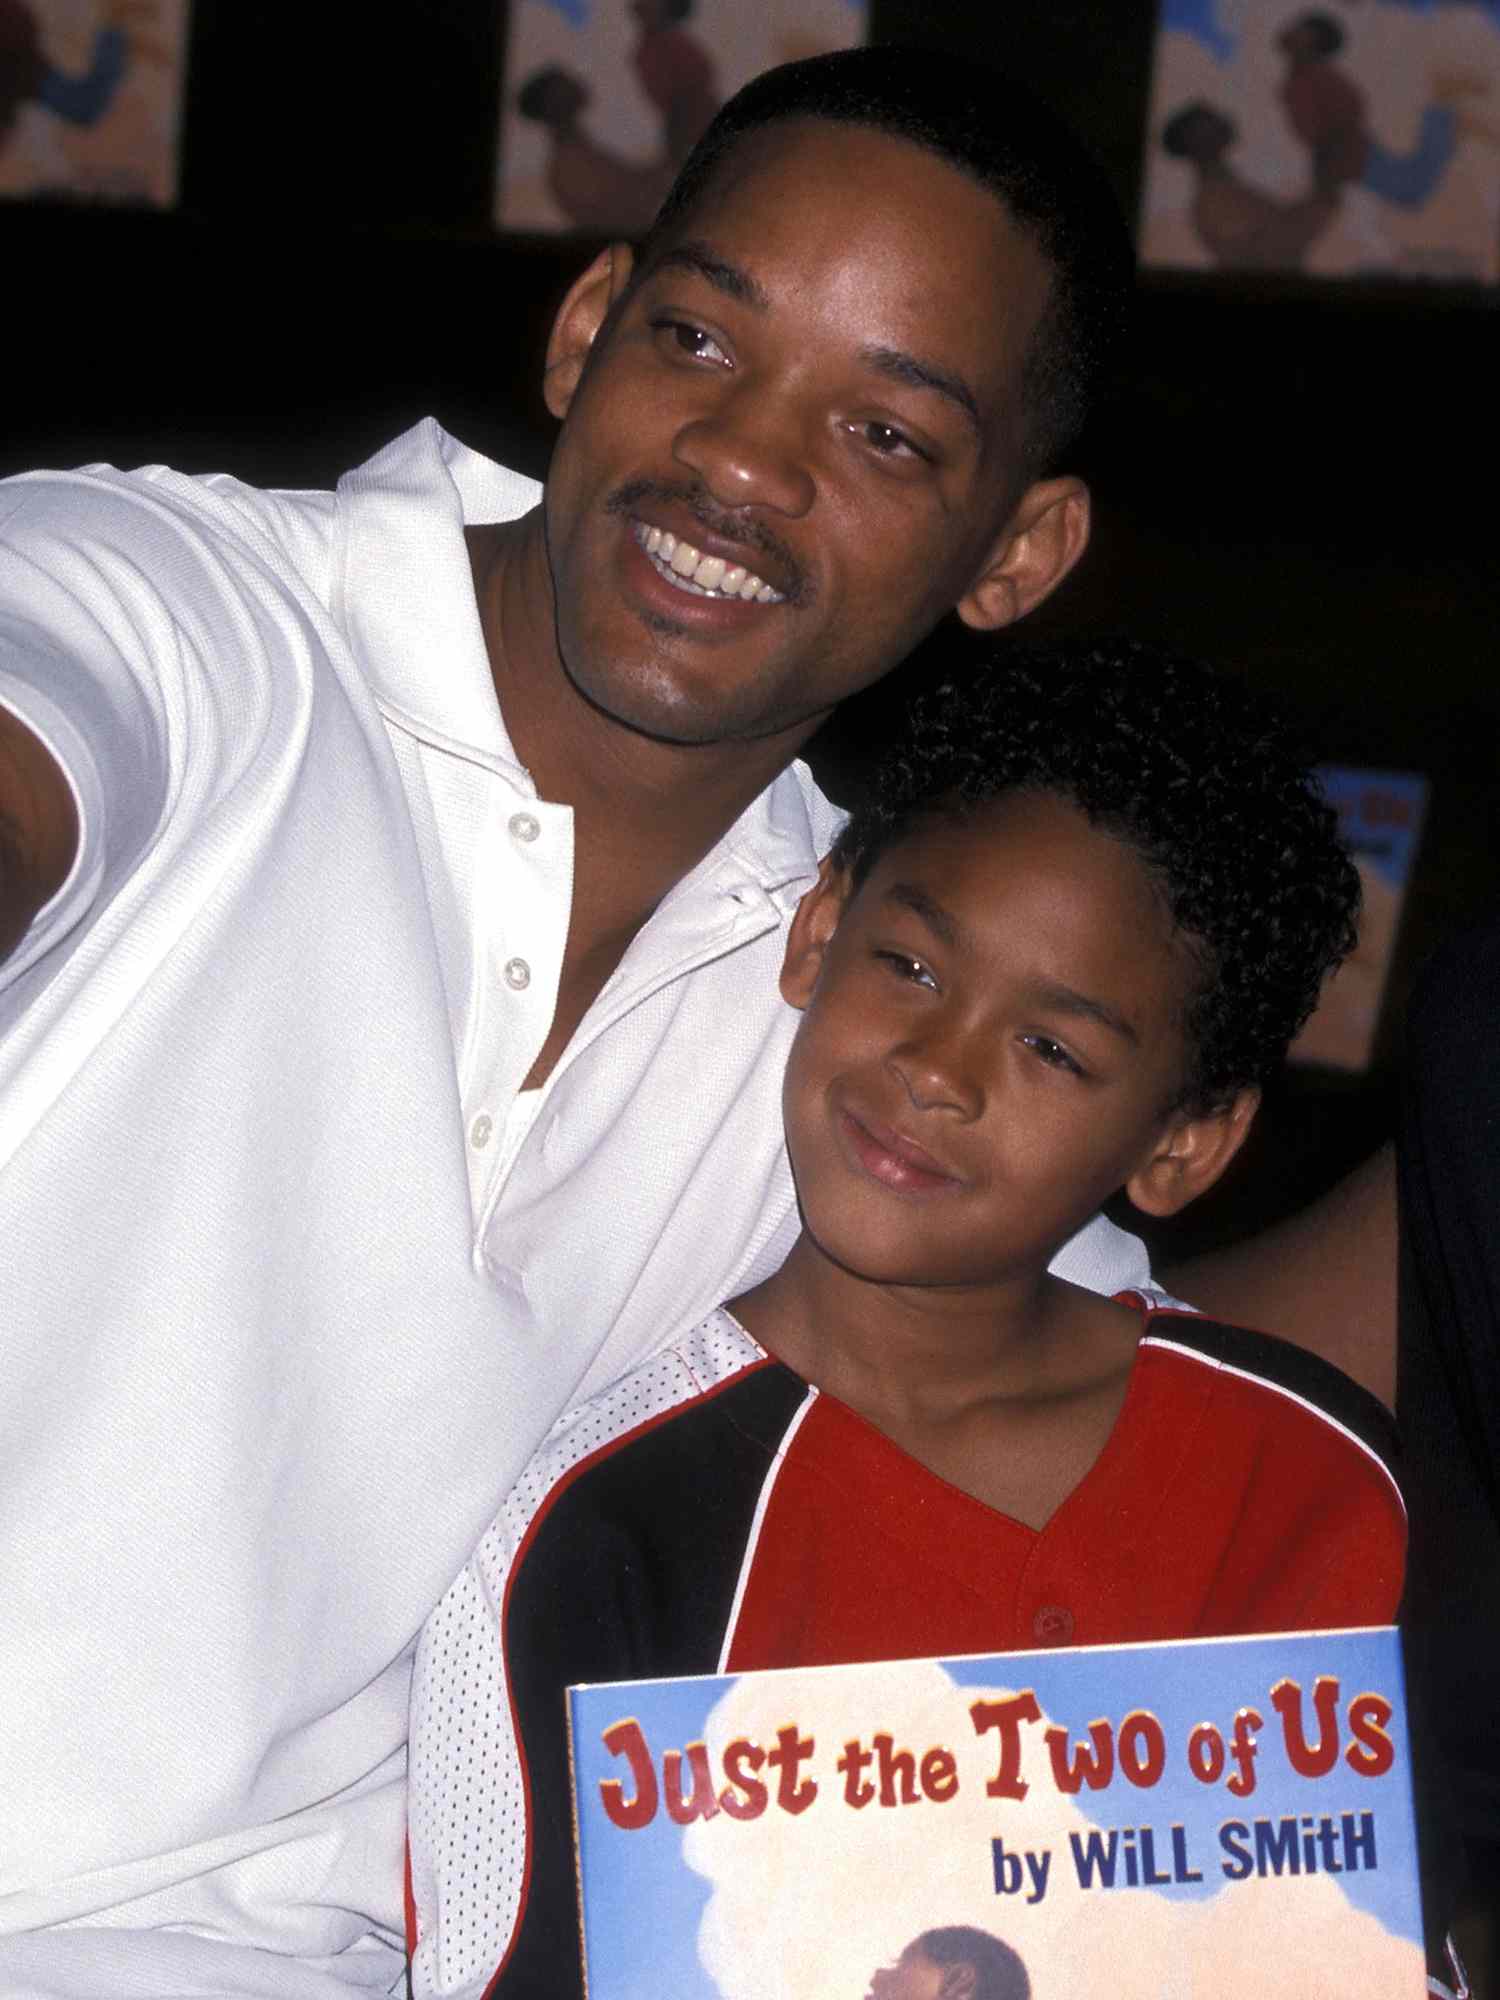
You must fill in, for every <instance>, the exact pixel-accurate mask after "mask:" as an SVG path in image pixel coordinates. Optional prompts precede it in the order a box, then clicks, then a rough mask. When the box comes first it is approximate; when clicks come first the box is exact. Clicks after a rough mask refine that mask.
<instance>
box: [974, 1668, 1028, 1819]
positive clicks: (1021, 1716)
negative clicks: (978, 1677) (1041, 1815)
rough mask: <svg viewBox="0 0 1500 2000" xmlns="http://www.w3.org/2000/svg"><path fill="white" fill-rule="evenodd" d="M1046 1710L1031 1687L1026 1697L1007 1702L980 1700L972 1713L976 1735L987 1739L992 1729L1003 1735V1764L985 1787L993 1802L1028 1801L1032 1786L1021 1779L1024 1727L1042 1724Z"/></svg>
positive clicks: (1001, 1757) (1013, 1698) (1001, 1762)
mask: <svg viewBox="0 0 1500 2000" xmlns="http://www.w3.org/2000/svg"><path fill="white" fill-rule="evenodd" d="M1041 1719H1042V1711H1041V1709H1040V1708H1039V1707H1038V1706H1037V1699H1036V1696H1035V1695H1034V1694H1033V1693H1032V1691H1031V1689H1030V1688H1027V1690H1026V1692H1025V1693H1024V1694H1011V1695H1007V1696H1006V1697H1005V1699H1004V1701H976V1702H975V1703H974V1704H973V1706H972V1707H971V1708H970V1710H969V1720H970V1721H971V1722H972V1723H973V1725H974V1734H975V1735H976V1736H983V1735H985V1734H986V1733H987V1732H988V1731H989V1730H991V1729H998V1730H999V1732H1000V1764H999V1768H998V1769H997V1770H996V1772H995V1775H994V1777H993V1778H991V1779H990V1780H989V1781H988V1783H987V1784H986V1785H985V1788H984V1789H985V1792H986V1794H987V1795H988V1796H989V1797H990V1798H992V1799H1024V1798H1025V1796H1026V1794H1027V1792H1029V1791H1030V1789H1031V1787H1030V1786H1029V1785H1028V1784H1027V1782H1026V1780H1025V1779H1024V1778H1023V1777H1022V1776H1021V1724H1022V1723H1023V1722H1040V1721H1041Z"/></svg>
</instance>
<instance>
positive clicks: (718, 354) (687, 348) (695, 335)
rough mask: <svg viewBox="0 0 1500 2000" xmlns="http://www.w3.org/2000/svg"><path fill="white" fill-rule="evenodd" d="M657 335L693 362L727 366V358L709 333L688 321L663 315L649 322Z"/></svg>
mask: <svg viewBox="0 0 1500 2000" xmlns="http://www.w3.org/2000/svg"><path fill="white" fill-rule="evenodd" d="M651 325H652V328H653V330H654V331H655V332H657V333H662V334H665V335H666V336H667V338H668V340H669V341H670V342H671V344H672V346H673V347H674V348H677V349H679V350H680V351H681V352H682V353H683V354H687V355H690V356H691V357H692V359H693V360H694V361H712V362H715V363H717V364H718V365H719V366H720V367H724V368H727V367H728V366H729V356H728V355H727V354H726V353H725V352H724V350H723V348H722V347H720V345H719V343H718V342H717V341H716V340H715V339H714V337H713V335H712V334H711V333H707V332H705V331H704V329H703V328H702V327H701V326H694V324H693V322H692V321H691V320H690V319H673V318H672V317H671V316H670V315H663V316H662V317H661V318H660V319H654V320H652V322H651Z"/></svg>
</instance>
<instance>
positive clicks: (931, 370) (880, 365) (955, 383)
mask: <svg viewBox="0 0 1500 2000" xmlns="http://www.w3.org/2000/svg"><path fill="white" fill-rule="evenodd" d="M859 358H860V360H861V361H862V362H863V363H864V364H865V366H866V367H867V368H873V369H874V370H875V371H876V373H877V374H880V375H885V376H887V377H889V379H890V380H891V381H893V382H904V383H905V384H907V385H908V386H909V387H910V388H913V389H935V390H936V391H937V393H938V394H939V395H940V396H946V397H947V398H948V400H949V402H950V403H956V404H957V405H958V407H959V409H961V410H962V411H963V413H964V415H965V416H966V417H967V418H968V420H969V422H970V423H971V424H972V425H973V427H974V429H975V431H976V432H978V431H980V429H981V424H980V416H979V398H978V397H977V396H976V395H975V394H974V391H973V390H972V389H971V388H970V387H969V385H968V383H967V382H966V381H965V380H964V378H963V377H962V375H955V374H954V373H953V371H952V369H950V368H940V367H939V366H938V365H937V363H936V362H933V361H921V360H919V359H918V358H917V356H916V355H915V354H907V353H904V352H903V351H902V349H901V348H899V347H862V348H861V349H860V350H859Z"/></svg>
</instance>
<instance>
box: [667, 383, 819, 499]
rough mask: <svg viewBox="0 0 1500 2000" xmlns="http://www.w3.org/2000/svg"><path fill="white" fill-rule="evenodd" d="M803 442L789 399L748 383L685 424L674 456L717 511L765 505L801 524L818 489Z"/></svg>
mask: <svg viewBox="0 0 1500 2000" xmlns="http://www.w3.org/2000/svg"><path fill="white" fill-rule="evenodd" d="M806 443H807V440H806V435H805V432H804V428H803V425H802V423H801V421H800V420H799V417H798V414H797V412H796V411H795V409H794V408H793V407H792V405H791V404H790V402H789V400H788V399H786V398H778V397H777V396H775V395H774V394H773V393H771V392H769V391H767V390H765V389H764V388H761V387H757V386H755V385H754V384H750V383H747V384H745V385H744V386H743V387H736V388H735V389H734V390H733V391H732V392H730V393H727V394H725V395H724V396H723V397H721V398H720V400H719V401H718V402H717V403H716V404H715V405H714V407H713V408H712V409H711V410H705V411H704V412H703V413H702V414H701V415H699V416H697V417H694V418H693V419H692V420H691V421H690V422H688V423H686V424H684V425H683V427H682V429H681V430H680V431H679V432H678V433H677V438H676V442H675V444H674V446H673V455H674V456H675V458H676V459H677V461H678V463H679V464H681V465H684V466H686V467H687V468H688V469H689V470H690V471H692V472H694V473H696V474H697V476H698V478H699V479H700V480H701V481H702V483H703V486H704V487H705V489H706V490H707V491H708V493H710V494H711V495H712V496H713V498H714V499H715V500H717V501H718V503H719V505H720V506H721V507H764V508H767V509H769V510H770V511H772V512H774V513H777V514H782V515H785V516H786V517H787V519H789V520H800V519H801V517H802V516H803V515H804V514H805V513H807V511H808V509H809V508H810V507H811V506H812V503H813V498H814V496H815V494H816V491H817V487H816V483H815V481H814V479H813V474H812V469H811V467H810V466H809V464H808V458H807V451H806Z"/></svg>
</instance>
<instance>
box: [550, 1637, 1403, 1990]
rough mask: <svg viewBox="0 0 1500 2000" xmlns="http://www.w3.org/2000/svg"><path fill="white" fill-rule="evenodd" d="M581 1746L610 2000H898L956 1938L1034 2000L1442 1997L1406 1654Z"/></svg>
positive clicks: (628, 1727) (1051, 1688) (859, 1673)
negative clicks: (1420, 1883) (1434, 1965)
mask: <svg viewBox="0 0 1500 2000" xmlns="http://www.w3.org/2000/svg"><path fill="white" fill-rule="evenodd" d="M569 1727H570V1731H571V1739H572V1755H573V1771H574V1785H575V1809H576V1825H577V1835H578V1851H579V1875H580V1903H581V1915H582V1925H583V1936H584V1960H585V1966H586V1970H587V1986H588V1994H589V2000H660V1996H661V1995H663V1994H670V1995H671V1996H672V2000H845V1996H847V2000H862V1996H865V1995H874V1996H875V2000H883V1996H886V1995H890V1996H893V2000H894V1997H895V1996H900V1997H901V2000H904V1996H905V1994H906V1993H907V1992H908V1990H909V1991H910V1992H912V1993H917V1992H921V1993H925V1992H926V1991H927V1990H928V1988H927V1987H926V1986H923V1985H922V1984H921V1983H920V1977H921V1975H922V1973H923V1971H924V1970H925V1966H924V1961H923V1959H922V1956H921V1953H920V1949H919V1951H918V1953H917V1954H916V1956H915V1959H914V1957H913V1954H912V1947H914V1946H918V1947H920V1941H921V1940H922V1939H923V1938H924V1937H925V1936H927V1934H929V1933H931V1932H934V1931H937V1930H944V1931H954V1930H961V1931H964V1932H966V1933H969V1934H971V1935H970V1940H969V1941H968V1942H966V1940H965V1939H964V1938H960V1939H959V1940H958V1947H957V1948H963V1949H967V1948H969V1943H970V1942H972V1938H973V1935H974V1934H977V1935H978V1936H979V1937H980V1938H981V1939H982V1938H989V1939H991V1940H997V1941H998V1947H992V1946H990V1945H985V1944H983V1943H982V1942H978V1943H972V1949H973V1951H974V1953H975V1956H976V1958H978V1957H981V1956H984V1955H985V1954H988V1957H989V1960H990V1961H991V1963H992V1965H993V1966H995V1967H1003V1966H1011V1967H1012V1968H1014V1962H1015V1961H1016V1960H1019V1962H1020V1964H1021V1965H1022V1966H1024V1969H1025V1980H1026V1982H1027V1985H1028V1986H1029V1995H1030V2000H1079V1996H1087V1995H1099V1996H1103V1995H1108V1996H1109V2000H1168V1996H1170V2000H1263V1996H1264V1995H1265V1994H1266V1993H1268V1992H1269V1993H1275V1994H1276V1995H1277V1996H1278V2000H1340V1996H1344V1995H1347V1996H1349V2000H1355V1996H1359V2000H1368V1996H1369V1995H1371V1994H1380V1995H1381V1996H1382V1997H1383V2000H1403V1996H1408V1995H1409V1996H1410V2000H1419V1996H1421V1995H1422V1994H1424V1993H1425V1992H1426V1990H1427V1988H1426V1977H1425V1972H1424V1959H1423V1949H1422V1925H1421V1912H1420V1900H1419V1893H1418V1888H1417V1860H1416V1836H1415V1827H1414V1820H1413V1813H1412V1806H1411V1794H1410V1782H1409V1771H1408V1759H1407V1740H1406V1728H1405V1721H1404V1704H1403V1698H1402V1682H1401V1662H1400V1654H1399V1650H1398V1645H1397V1639H1396V1635H1395V1633H1394V1631H1393V1630H1389V1629H1385V1628H1381V1629H1372V1630H1366V1631H1355V1632H1322V1633H1301V1634H1295V1635H1290V1636H1285V1635H1284V1636H1277V1637H1269V1638H1253V1639H1223V1640H1198V1641H1191V1642H1186V1643H1182V1644H1171V1645H1143V1646H1121V1647H1087V1648H1077V1649H1068V1650H1063V1649H1058V1650H1053V1651H1048V1652H1039V1653H1014V1654H1009V1655H1004V1656H999V1657H992V1658H975V1659H958V1660H912V1661H898V1662H880V1663H876V1664H871V1665H861V1666H847V1667H814V1668H805V1669H788V1670H780V1671H774V1672H765V1673H746V1674H738V1675H725V1676H704V1677H700V1678H693V1679H682V1680H668V1681H635V1682H625V1683H619V1684H614V1685H608V1686H605V1685H598V1686H590V1687H582V1688H575V1689H572V1690H570V1692H569ZM933 1948H934V1949H936V1948H937V1947H936V1945H934V1947H933ZM945 1948H954V1947H953V1946H952V1940H951V1939H950V1940H949V1941H948V1945H947V1946H945ZM903 1964H904V1968H905V1969H906V1970H907V1971H911V1970H912V1968H913V1966H914V1965H915V1974H914V1976H915V1977H916V1979H917V1983H916V1984H913V1985H911V1986H910V1987H909V1988H908V1987H907V1986H905V1985H902V1984H901V1983H900V1981H899V1978H897V1977H896V1976H895V1975H893V1973H892V1971H891V1968H895V1967H898V1966H903ZM996 1977H997V1979H998V1980H999V1981H1000V1983H998V1984H996V1986H995V1991H996V1993H997V1994H999V1993H1001V1992H1004V1993H1005V1994H1006V2000H1010V1994H1011V1993H1012V1992H1015V1993H1024V1992H1025V1991H1026V1990H1027V1986H1021V1985H1017V1984H1016V1983H1015V1981H1014V1979H1012V1983H1011V1986H1010V1987H1009V1988H1007V1987H1006V1986H1005V1985H1004V1983H1003V1978H1002V1977H1001V1975H1000V1974H998V1973H997V1974H996ZM933 1990H936V1988H935V1987H934V1988H933ZM983 1990H985V1989H984V1988H983V1987H978V1988H976V1991H983Z"/></svg>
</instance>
